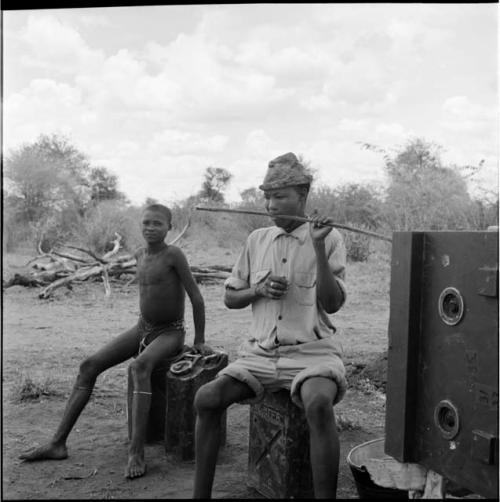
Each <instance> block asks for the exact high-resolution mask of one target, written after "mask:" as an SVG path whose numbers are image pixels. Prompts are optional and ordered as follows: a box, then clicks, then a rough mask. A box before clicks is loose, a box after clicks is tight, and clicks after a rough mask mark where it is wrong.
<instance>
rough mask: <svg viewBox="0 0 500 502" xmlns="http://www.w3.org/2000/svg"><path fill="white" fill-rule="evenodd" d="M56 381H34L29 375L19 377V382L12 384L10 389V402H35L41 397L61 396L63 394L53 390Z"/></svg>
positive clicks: (51, 379) (48, 379)
mask: <svg viewBox="0 0 500 502" xmlns="http://www.w3.org/2000/svg"><path fill="white" fill-rule="evenodd" d="M55 385H56V381H55V380H54V379H53V378H51V377H46V378H44V379H43V380H34V379H33V378H32V377H31V376H29V375H20V376H19V380H18V381H16V382H14V384H13V386H12V388H11V395H10V397H11V401H12V402H14V403H21V402H23V401H37V400H39V399H40V398H41V397H42V396H45V397H51V396H63V395H64V394H63V393H62V392H60V391H59V390H57V389H56V388H55Z"/></svg>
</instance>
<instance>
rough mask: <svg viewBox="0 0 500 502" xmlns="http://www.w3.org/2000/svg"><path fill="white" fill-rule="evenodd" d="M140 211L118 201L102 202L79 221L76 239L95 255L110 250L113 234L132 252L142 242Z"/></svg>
mask: <svg viewBox="0 0 500 502" xmlns="http://www.w3.org/2000/svg"><path fill="white" fill-rule="evenodd" d="M139 218H140V211H139V210H137V209H136V208H135V209H132V208H127V207H126V206H125V205H124V204H123V203H122V202H119V201H113V200H109V201H103V202H100V203H99V204H97V205H96V206H95V207H93V208H92V209H90V210H89V211H88V212H87V213H86V214H85V216H84V217H83V218H82V219H81V225H80V229H79V234H78V237H79V239H80V240H81V241H82V244H83V245H85V246H86V247H88V248H89V249H92V250H93V251H95V252H97V253H101V254H102V253H106V252H107V251H110V250H111V249H112V241H113V240H114V239H115V238H116V235H115V232H118V233H119V234H120V235H121V237H122V242H121V244H122V247H123V248H124V249H126V250H129V251H133V250H134V249H135V248H136V247H137V246H139V245H140V243H141V242H142V237H141V232H140V221H139Z"/></svg>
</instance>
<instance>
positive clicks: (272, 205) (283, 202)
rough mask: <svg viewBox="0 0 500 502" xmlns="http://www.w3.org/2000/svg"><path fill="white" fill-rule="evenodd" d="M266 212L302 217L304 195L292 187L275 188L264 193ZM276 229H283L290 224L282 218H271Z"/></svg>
mask: <svg viewBox="0 0 500 502" xmlns="http://www.w3.org/2000/svg"><path fill="white" fill-rule="evenodd" d="M264 197H265V200H266V202H265V207H266V211H267V212H268V213H269V214H270V215H271V217H272V215H273V214H289V215H291V216H302V213H303V210H304V206H305V200H306V199H305V195H304V194H303V193H299V192H298V191H297V190H296V189H295V188H294V187H286V188H275V189H273V190H266V191H265V192H264ZM273 220H274V223H275V225H276V226H277V227H282V228H285V227H287V226H288V225H289V224H290V220H287V219H284V218H273Z"/></svg>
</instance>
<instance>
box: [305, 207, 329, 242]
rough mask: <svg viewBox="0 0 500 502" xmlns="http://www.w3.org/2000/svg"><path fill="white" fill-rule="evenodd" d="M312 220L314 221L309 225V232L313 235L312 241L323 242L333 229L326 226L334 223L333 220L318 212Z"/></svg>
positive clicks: (313, 215)
mask: <svg viewBox="0 0 500 502" xmlns="http://www.w3.org/2000/svg"><path fill="white" fill-rule="evenodd" d="M310 218H311V219H312V220H313V221H312V222H310V223H309V232H310V233H311V237H312V240H313V241H314V242H323V241H324V240H325V237H326V236H327V235H328V234H329V233H330V232H331V231H332V228H333V227H330V226H325V224H328V223H333V218H330V217H329V216H325V215H322V214H319V213H318V212H317V211H314V213H313V214H312V215H311V216H310Z"/></svg>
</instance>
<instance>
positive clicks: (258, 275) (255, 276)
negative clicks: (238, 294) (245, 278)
mask: <svg viewBox="0 0 500 502" xmlns="http://www.w3.org/2000/svg"><path fill="white" fill-rule="evenodd" d="M270 273H271V270H269V269H263V270H257V272H252V273H251V274H250V285H251V286H255V284H258V283H259V282H262V281H263V280H264V279H265V278H266V277H267V276H268V275H269V274H270Z"/></svg>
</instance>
